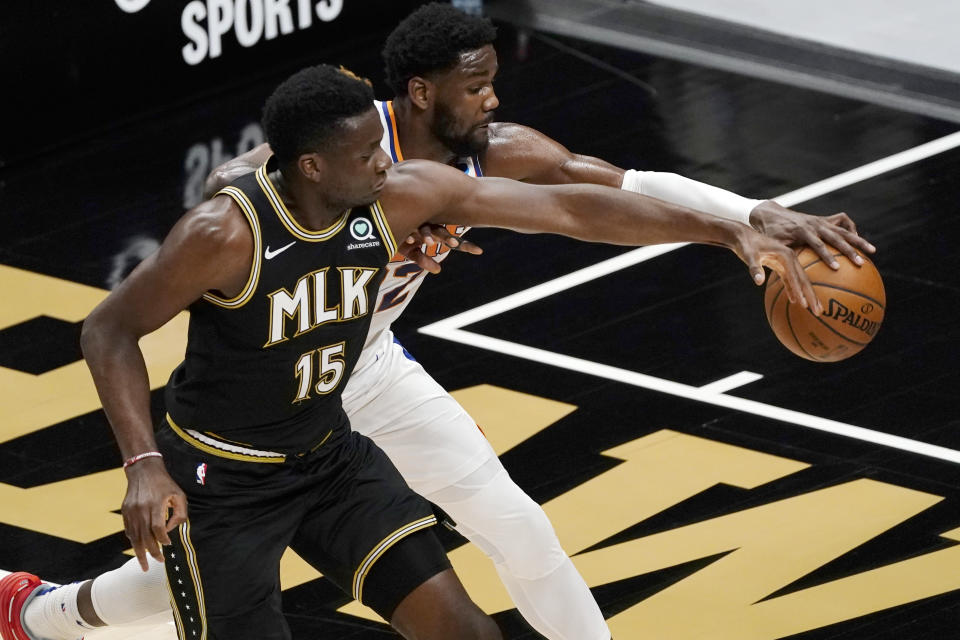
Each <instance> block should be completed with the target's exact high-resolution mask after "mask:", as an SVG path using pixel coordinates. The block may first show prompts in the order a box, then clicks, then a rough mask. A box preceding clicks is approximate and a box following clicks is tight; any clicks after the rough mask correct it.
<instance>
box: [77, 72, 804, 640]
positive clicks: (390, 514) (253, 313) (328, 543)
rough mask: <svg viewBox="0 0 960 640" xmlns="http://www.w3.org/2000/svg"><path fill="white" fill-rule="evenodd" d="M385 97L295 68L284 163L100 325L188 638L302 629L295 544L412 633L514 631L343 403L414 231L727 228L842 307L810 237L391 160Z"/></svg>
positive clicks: (121, 419) (137, 544) (101, 347)
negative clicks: (284, 608) (163, 404)
mask: <svg viewBox="0 0 960 640" xmlns="http://www.w3.org/2000/svg"><path fill="white" fill-rule="evenodd" d="M372 99H373V96H372V93H371V91H370V89H369V87H368V86H367V85H366V84H365V83H364V82H362V81H360V80H358V79H356V78H355V77H353V76H352V75H349V74H347V73H344V72H342V71H339V70H336V69H333V68H331V67H327V66H320V67H313V68H309V69H306V70H304V71H302V72H300V73H298V74H295V75H294V76H292V77H291V78H290V79H288V80H287V81H286V82H284V83H283V84H282V85H281V86H280V87H279V88H278V89H277V91H276V92H275V93H274V94H273V96H271V98H270V100H269V101H268V103H267V107H266V109H265V117H264V124H265V130H266V132H267V137H268V140H269V142H270V144H271V147H272V148H273V150H274V152H275V153H276V157H275V159H273V160H271V162H270V163H269V164H268V165H267V166H266V167H265V168H264V169H263V170H261V171H258V172H257V173H256V174H253V175H250V176H248V177H247V178H244V179H241V180H239V181H238V182H237V183H236V184H234V185H232V186H231V187H229V188H227V189H225V190H224V192H223V193H222V194H221V195H220V196H218V197H215V198H213V199H212V200H210V201H208V202H205V203H203V204H201V205H199V206H198V207H196V208H194V209H193V210H191V211H189V212H187V214H185V215H184V217H183V218H182V219H181V220H180V221H179V222H178V223H177V224H176V225H175V227H174V228H173V230H172V231H171V233H170V235H169V236H168V237H167V238H166V240H165V241H164V243H163V245H162V246H161V248H160V249H159V250H158V251H157V253H155V254H154V255H153V256H151V257H149V258H148V259H147V260H145V261H144V262H143V263H142V264H141V265H140V266H138V267H137V269H136V270H135V271H134V272H133V273H132V274H131V275H130V276H129V277H128V278H127V279H126V280H125V281H124V282H123V283H122V284H121V285H120V286H119V287H117V288H116V289H115V290H114V291H113V292H112V293H111V294H110V295H109V296H108V297H107V299H106V300H105V301H104V302H103V303H102V304H101V305H99V306H98V307H97V308H96V309H95V310H94V311H93V312H92V313H91V315H90V317H89V318H88V320H87V322H86V323H85V325H84V332H83V340H82V342H83V348H84V354H85V357H86V359H87V362H88V364H89V366H90V369H91V372H92V374H93V377H94V381H95V383H96V385H97V389H98V391H99V393H100V396H101V399H102V401H103V406H104V409H105V411H106V413H107V415H108V417H109V419H110V422H111V426H112V428H113V430H114V433H115V435H116V437H117V441H118V443H119V445H120V450H121V453H122V456H123V458H124V460H125V466H126V472H127V477H128V489H127V495H126V497H125V499H124V503H123V516H124V525H125V529H126V532H127V535H128V537H129V538H130V540H131V542H132V544H133V547H134V551H135V552H136V554H137V556H138V558H140V559H141V561H142V562H144V563H145V558H146V555H147V554H150V555H152V556H154V557H156V558H158V559H159V558H160V557H161V550H160V548H161V545H163V549H164V551H165V552H166V554H167V558H166V567H167V574H168V577H169V579H170V586H171V593H172V595H173V601H174V603H175V620H176V622H177V625H178V632H179V633H180V636H181V638H192V637H199V636H200V635H202V634H204V633H206V635H207V637H211V638H231V639H232V638H258V639H261V638H288V637H289V631H288V629H287V627H286V625H285V623H284V620H283V617H282V615H281V612H280V597H279V584H278V577H277V575H278V572H277V569H278V562H279V557H280V553H281V552H282V550H283V549H284V547H286V546H287V544H290V545H291V546H293V547H294V549H295V550H297V551H298V552H299V553H300V554H301V555H303V556H304V557H305V558H306V559H307V560H309V561H310V562H311V563H312V564H313V565H314V566H315V567H317V568H318V569H320V570H321V571H322V572H323V573H324V574H325V575H328V576H329V577H331V578H332V579H333V580H334V581H335V582H336V583H337V584H338V585H339V586H340V587H341V588H342V589H344V591H346V592H347V593H351V594H352V595H354V597H357V598H359V599H361V600H362V601H364V602H366V603H368V604H370V605H371V606H372V607H373V608H374V609H375V610H377V612H378V613H380V615H382V616H383V617H384V618H385V619H387V620H389V621H390V622H391V624H392V625H393V626H394V627H395V628H396V629H397V630H398V631H399V632H400V633H401V634H403V635H404V636H406V637H416V638H454V637H455V638H495V637H499V633H498V631H497V629H496V627H495V625H494V624H493V623H492V621H491V620H490V619H489V618H487V617H486V616H484V615H483V614H482V612H480V610H479V609H478V608H476V606H475V605H473V604H472V603H471V602H470V601H469V599H468V598H467V596H466V594H465V592H464V591H463V589H462V586H461V585H460V583H459V581H458V580H457V578H456V576H455V575H454V574H453V572H452V570H451V569H450V568H449V565H448V564H447V563H446V559H445V556H444V554H443V550H442V548H441V547H440V545H439V542H438V541H437V539H436V538H435V536H434V534H433V533H432V530H431V529H430V525H431V524H433V522H434V521H435V519H434V518H433V516H432V514H431V512H430V507H429V505H428V504H427V503H426V502H425V501H423V500H422V499H421V498H419V497H418V496H416V494H414V493H413V492H412V491H410V490H409V489H408V488H407V487H406V486H405V484H404V483H403V481H402V480H401V479H400V477H399V475H398V474H397V473H396V471H395V470H394V469H393V468H392V466H391V465H390V463H389V462H388V461H387V460H386V458H385V457H384V455H383V454H382V452H380V450H379V449H377V448H376V447H374V446H372V445H371V443H370V442H369V440H367V439H366V438H364V437H362V436H358V435H357V434H354V433H352V432H350V430H349V425H348V424H347V422H346V420H345V419H344V416H343V413H342V410H341V408H340V403H339V390H340V389H341V388H342V386H343V385H344V383H345V380H346V379H347V377H348V376H349V375H350V368H351V364H352V362H354V359H355V358H356V354H357V353H358V352H359V349H360V348H361V346H362V344H363V338H364V334H365V331H366V327H367V324H368V323H369V317H370V312H371V308H370V301H371V296H373V295H375V290H376V286H377V285H378V282H379V276H380V274H381V272H382V268H383V267H384V265H385V264H386V263H387V260H388V259H389V257H390V255H391V253H392V249H393V245H394V244H395V242H394V238H395V237H406V236H407V235H408V234H409V233H410V232H411V231H413V230H415V229H416V228H418V227H419V226H420V225H421V224H423V223H425V222H441V221H442V222H456V223H460V224H465V225H472V226H508V227H510V228H514V229H517V230H521V231H528V232H553V233H561V234H564V235H568V236H571V237H575V238H582V239H585V240H592V241H601V242H608V243H615V244H622V245H637V244H656V243H661V242H678V241H689V242H701V243H708V244H716V245H720V246H725V247H727V248H729V249H731V250H732V251H734V252H735V253H737V255H738V256H739V257H740V258H741V259H742V260H743V261H744V262H745V263H746V264H747V266H748V268H749V271H750V273H751V275H752V277H753V279H754V280H755V282H757V283H758V284H759V283H761V282H762V281H763V279H764V274H763V266H769V267H771V268H773V269H774V270H776V271H777V272H778V273H779V274H780V275H781V276H782V277H783V278H784V280H785V282H786V284H787V289H788V293H789V296H790V297H791V299H792V300H793V301H794V302H796V303H799V304H803V305H805V306H806V305H810V308H811V309H812V310H813V311H814V312H817V313H819V312H820V311H821V309H820V307H819V303H818V302H817V301H816V297H815V296H814V294H813V291H812V287H811V285H810V283H809V281H808V280H807V278H806V277H805V274H804V273H803V271H802V269H801V268H800V267H799V265H798V264H797V262H796V259H795V257H794V254H793V252H792V251H791V250H790V249H789V248H788V247H786V246H785V245H783V244H781V243H780V242H777V241H775V240H772V239H770V238H767V237H764V236H763V235H761V234H759V233H757V232H755V231H754V230H752V229H750V228H749V227H747V226H745V225H741V224H738V223H734V222H730V221H726V220H722V219H718V218H715V217H711V216H706V215H703V214H699V213H696V212H694V211H691V210H687V209H684V208H683V207H679V206H674V205H668V204H665V203H662V202H659V201H656V200H653V199H649V198H638V197H637V196H635V195H634V194H628V193H624V192H623V191H621V190H617V189H609V188H604V187H596V186H588V185H576V186H560V187H535V186H529V185H524V184H521V183H519V182H515V181H508V180H497V179H480V180H475V179H471V178H468V177H466V176H464V175H463V174H462V173H461V172H460V171H458V170H456V169H454V168H451V167H448V166H444V165H441V164H437V163H432V162H426V161H411V162H407V163H404V164H402V165H399V166H397V167H395V168H394V169H392V170H390V171H389V172H388V171H387V168H388V167H389V164H390V161H389V158H388V157H387V156H386V155H385V154H384V152H383V151H382V150H381V149H380V140H381V137H382V126H381V124H380V120H379V118H378V116H377V112H376V110H375V109H374V108H373V107H372V106H371V104H372ZM378 198H379V200H378ZM267 244H269V248H268V247H267V246H266V245H267ZM185 308H190V309H191V312H192V313H191V324H190V334H189V341H188V346H187V355H186V358H185V360H184V363H183V364H182V365H181V367H180V368H178V370H177V372H176V373H175V374H174V375H173V376H172V378H171V381H170V384H169V385H168V389H167V402H168V407H169V408H170V415H169V416H168V419H167V420H166V424H165V425H163V426H162V428H161V430H160V432H159V434H158V435H157V436H156V438H155V436H154V433H153V428H152V425H151V424H150V418H149V415H150V413H149V384H148V380H147V375H146V369H145V366H144V363H143V358H142V354H141V352H140V350H139V347H138V345H137V341H138V340H139V338H140V337H142V336H143V335H146V334H147V333H150V332H151V331H153V330H155V329H156V328H158V327H159V326H161V325H162V324H164V323H165V322H167V321H168V320H169V319H171V318H172V317H173V316H175V315H176V314H177V313H179V312H180V311H181V310H183V309H185ZM160 454H162V455H160ZM188 498H189V509H188V506H187V504H188V502H187V500H188ZM168 532H172V535H168ZM194 632H196V633H197V635H194Z"/></svg>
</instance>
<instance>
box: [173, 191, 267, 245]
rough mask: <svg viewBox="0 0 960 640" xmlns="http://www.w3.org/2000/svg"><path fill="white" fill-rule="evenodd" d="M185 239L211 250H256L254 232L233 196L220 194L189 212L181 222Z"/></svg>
mask: <svg viewBox="0 0 960 640" xmlns="http://www.w3.org/2000/svg"><path fill="white" fill-rule="evenodd" d="M177 227H179V229H177V230H178V231H179V232H180V235H182V236H183V237H184V239H186V238H189V239H190V240H191V242H192V243H197V244H200V245H203V246H208V247H209V248H210V249H211V250H220V251H222V250H234V251H237V250H243V249H247V250H248V251H249V250H252V248H253V231H252V230H251V228H250V223H249V221H248V220H247V218H246V216H245V215H244V213H243V211H241V209H240V206H239V205H238V204H237V203H236V201H234V199H233V198H231V197H229V196H226V195H218V196H216V197H214V198H211V199H210V200H205V201H204V202H202V203H200V204H199V205H197V206H196V207H194V208H193V209H191V210H190V211H188V212H186V213H185V214H184V215H183V217H182V218H181V219H180V221H179V222H177Z"/></svg>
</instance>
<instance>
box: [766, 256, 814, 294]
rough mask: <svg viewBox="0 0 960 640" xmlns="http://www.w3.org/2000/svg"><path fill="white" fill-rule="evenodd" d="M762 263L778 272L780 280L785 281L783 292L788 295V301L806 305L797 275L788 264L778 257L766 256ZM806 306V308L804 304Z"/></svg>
mask: <svg viewBox="0 0 960 640" xmlns="http://www.w3.org/2000/svg"><path fill="white" fill-rule="evenodd" d="M762 263H763V264H764V265H765V266H767V267H770V268H771V269H773V270H774V271H776V272H777V275H779V276H780V279H781V280H783V290H784V291H786V293H787V300H789V301H790V302H791V303H792V304H804V300H803V299H802V296H800V295H799V291H800V287H799V285H798V284H797V277H796V273H794V272H793V271H791V270H790V269H789V268H788V267H787V264H786V263H785V262H784V261H783V260H781V259H780V258H779V257H777V256H766V257H764V258H763V260H762ZM804 306H806V305H805V304H804Z"/></svg>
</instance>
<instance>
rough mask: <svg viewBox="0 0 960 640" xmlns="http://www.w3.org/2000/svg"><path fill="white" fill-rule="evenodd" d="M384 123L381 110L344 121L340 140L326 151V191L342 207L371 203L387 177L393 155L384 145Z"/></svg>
mask: <svg viewBox="0 0 960 640" xmlns="http://www.w3.org/2000/svg"><path fill="white" fill-rule="evenodd" d="M382 137H383V125H381V124H380V117H379V116H378V115H377V110H376V109H375V108H374V107H373V106H372V105H371V108H370V109H369V110H368V111H365V112H364V113H362V114H361V115H359V116H354V117H353V118H349V119H347V120H345V121H344V123H343V127H342V132H341V134H340V137H339V139H338V141H337V142H336V143H335V144H334V145H332V146H331V148H330V149H329V150H328V151H327V152H326V153H325V154H324V158H325V162H324V164H325V166H326V171H325V172H324V181H323V182H324V185H323V186H324V191H325V192H326V194H327V200H328V201H329V202H332V203H336V204H338V205H340V207H341V208H343V209H347V208H350V207H359V206H362V205H367V204H370V203H371V202H374V201H375V200H376V199H377V198H379V197H380V191H381V190H382V189H383V185H384V183H386V181H387V169H388V168H389V167H390V165H391V164H392V161H391V160H390V156H388V155H387V154H386V153H384V152H383V149H381V148H380V139H381V138H382Z"/></svg>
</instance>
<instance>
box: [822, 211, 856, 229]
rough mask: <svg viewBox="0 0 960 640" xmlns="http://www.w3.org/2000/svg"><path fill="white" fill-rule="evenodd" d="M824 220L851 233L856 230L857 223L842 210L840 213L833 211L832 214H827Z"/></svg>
mask: <svg viewBox="0 0 960 640" xmlns="http://www.w3.org/2000/svg"><path fill="white" fill-rule="evenodd" d="M826 220H827V222H829V223H830V224H832V225H835V226H837V227H842V228H843V229H846V230H847V231H851V232H853V233H856V232H857V223H856V222H854V221H853V218H851V217H850V216H848V215H847V214H846V212H844V211H841V212H840V213H835V214H833V215H832V216H827V217H826Z"/></svg>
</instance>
